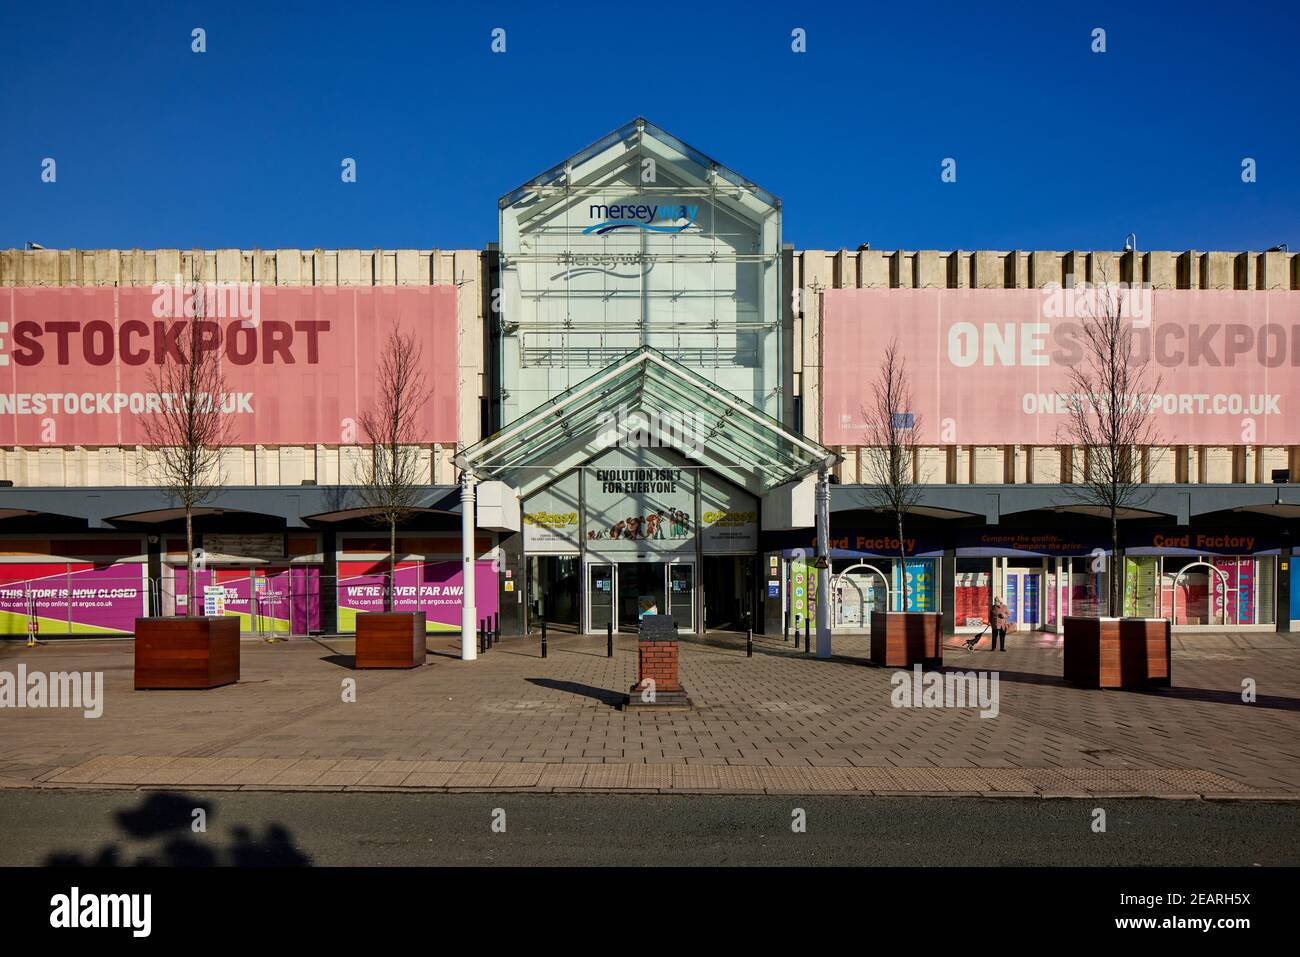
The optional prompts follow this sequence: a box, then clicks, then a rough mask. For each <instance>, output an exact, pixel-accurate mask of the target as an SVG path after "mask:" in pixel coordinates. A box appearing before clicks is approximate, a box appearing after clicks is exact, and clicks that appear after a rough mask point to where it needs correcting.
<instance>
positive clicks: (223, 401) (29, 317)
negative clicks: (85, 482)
mask: <svg viewBox="0 0 1300 957" xmlns="http://www.w3.org/2000/svg"><path fill="white" fill-rule="evenodd" d="M196 317H199V318H196ZM189 322H198V323H199V333H198V341H199V343H200V346H199V347H200V348H201V349H203V350H205V351H210V352H216V353H218V354H219V355H220V357H221V366H222V370H223V372H224V374H225V379H226V383H227V391H226V392H225V393H224V394H223V395H220V396H211V397H207V401H211V402H213V403H219V407H220V408H221V409H222V411H223V412H225V413H226V414H228V415H230V416H231V417H232V419H233V422H234V433H235V434H234V439H233V440H234V441H235V442H239V443H244V444H251V443H258V444H268V445H277V444H282V445H294V444H314V443H323V444H343V445H350V444H354V443H359V442H364V441H365V439H364V436H362V435H360V434H359V425H358V419H359V416H360V415H361V413H362V412H363V411H364V410H365V409H366V408H368V407H369V406H370V405H371V404H372V403H373V401H374V398H375V396H374V391H375V385H374V377H375V369H376V366H377V364H378V362H379V358H380V356H381V354H382V352H383V349H384V346H385V344H386V342H387V340H388V334H389V331H390V330H391V329H392V328H393V327H394V326H396V325H397V324H398V323H400V324H401V326H402V328H403V330H404V331H405V332H408V333H414V334H415V335H416V336H417V338H418V340H419V342H420V344H421V348H422V350H423V363H424V367H425V378H426V383H427V385H428V387H429V389H430V390H431V392H432V398H431V399H430V401H429V403H428V405H427V406H426V407H425V409H424V415H423V421H422V422H421V426H422V428H421V435H420V439H421V440H422V441H425V442H455V441H456V438H457V434H456V433H457V397H458V390H457V375H456V373H457V358H456V356H457V335H456V289H455V287H454V286H356V287H353V286H267V287H261V286H257V285H252V284H221V283H212V284H208V285H200V286H198V287H197V288H196V287H193V286H186V285H184V284H177V285H171V284H164V283H159V284H157V285H155V286H153V287H150V286H123V287H108V286H58V287H26V286H22V287H12V288H6V289H0V445H27V446H32V445H124V444H125V445H131V444H136V443H141V442H144V441H145V433H144V430H143V428H142V426H141V422H142V420H143V419H144V418H146V417H148V416H150V415H156V414H158V413H159V411H160V410H161V409H163V408H165V407H166V406H167V405H168V404H170V403H172V402H174V401H175V400H176V397H175V396H172V395H168V394H164V393H161V392H159V391H157V390H156V389H154V388H153V387H152V385H151V377H150V370H156V369H157V368H158V367H159V365H161V364H163V363H168V362H177V363H178V362H181V361H183V356H182V352H181V349H180V345H181V341H182V340H181V339H180V338H179V337H180V336H181V335H182V334H183V333H184V332H185V329H186V324H187V323H189Z"/></svg>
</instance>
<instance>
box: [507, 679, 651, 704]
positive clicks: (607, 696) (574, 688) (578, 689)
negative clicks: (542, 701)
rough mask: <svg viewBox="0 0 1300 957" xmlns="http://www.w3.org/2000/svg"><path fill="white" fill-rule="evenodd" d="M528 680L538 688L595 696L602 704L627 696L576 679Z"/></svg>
mask: <svg viewBox="0 0 1300 957" xmlns="http://www.w3.org/2000/svg"><path fill="white" fill-rule="evenodd" d="M528 681H529V683H530V684H535V685H537V686H538V687H539V688H549V689H551V690H552V691H563V692H565V693H566V694H576V695H582V696H584V697H587V698H595V699H596V700H597V701H599V702H601V703H602V704H608V705H617V704H622V703H623V701H624V700H625V699H626V698H627V695H625V694H620V693H619V692H617V691H610V690H609V689H608V688H594V687H592V686H591V685H584V684H579V683H578V682H576V681H556V680H555V679H554V678H529V679H528Z"/></svg>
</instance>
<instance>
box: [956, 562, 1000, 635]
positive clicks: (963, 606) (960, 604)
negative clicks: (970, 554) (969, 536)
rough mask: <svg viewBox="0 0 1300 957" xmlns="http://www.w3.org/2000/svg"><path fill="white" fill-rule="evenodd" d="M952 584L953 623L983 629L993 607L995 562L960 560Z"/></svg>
mask: <svg viewBox="0 0 1300 957" xmlns="http://www.w3.org/2000/svg"><path fill="white" fill-rule="evenodd" d="M956 575H957V577H956V580H955V581H954V582H953V603H954V606H953V622H954V623H955V625H956V627H958V628H983V627H984V626H985V625H987V624H988V622H989V608H990V606H991V605H992V604H993V559H991V558H959V559H957V571H956Z"/></svg>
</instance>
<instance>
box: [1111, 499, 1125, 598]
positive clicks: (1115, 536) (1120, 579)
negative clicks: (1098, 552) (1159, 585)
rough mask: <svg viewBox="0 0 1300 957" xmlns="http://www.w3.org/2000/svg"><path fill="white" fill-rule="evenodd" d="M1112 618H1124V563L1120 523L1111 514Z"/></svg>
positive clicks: (1112, 513)
mask: <svg viewBox="0 0 1300 957" xmlns="http://www.w3.org/2000/svg"><path fill="white" fill-rule="evenodd" d="M1110 616H1111V617H1112V618H1122V617H1124V561H1123V559H1122V558H1121V557H1120V554H1119V522H1118V520H1117V519H1116V517H1115V511H1114V509H1112V510H1111V513H1110Z"/></svg>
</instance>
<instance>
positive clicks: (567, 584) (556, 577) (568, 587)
mask: <svg viewBox="0 0 1300 957" xmlns="http://www.w3.org/2000/svg"><path fill="white" fill-rule="evenodd" d="M578 584H579V577H578V556H577V555H533V556H531V557H530V558H529V559H528V598H527V601H528V627H529V629H530V630H531V629H533V628H540V627H541V624H542V622H546V625H547V627H548V628H558V629H559V630H561V631H577V630H578V607H579V606H578Z"/></svg>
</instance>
